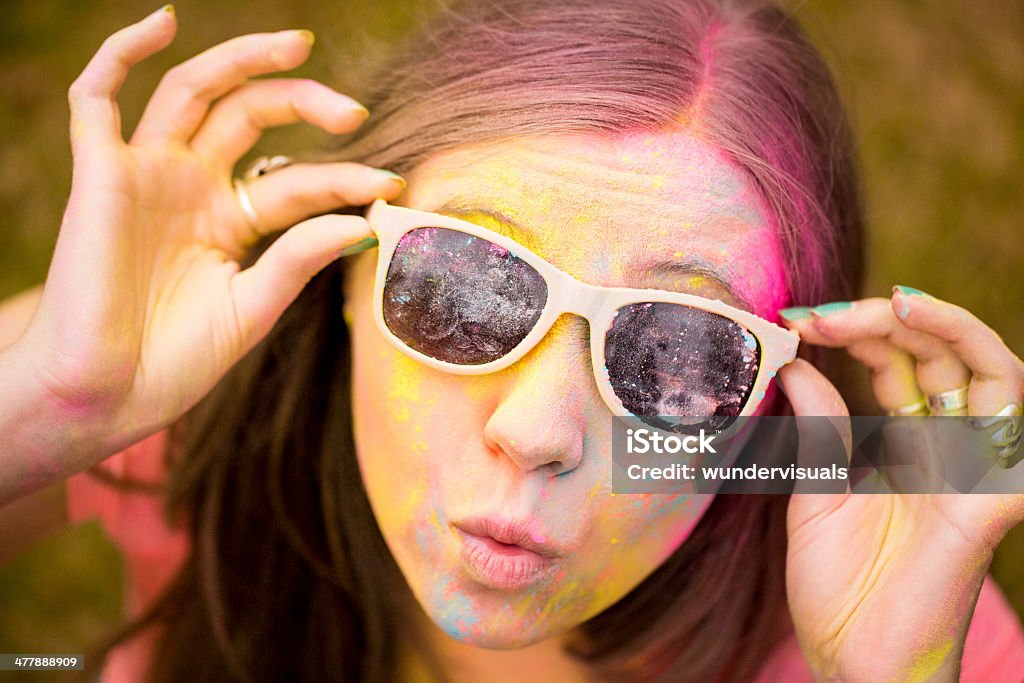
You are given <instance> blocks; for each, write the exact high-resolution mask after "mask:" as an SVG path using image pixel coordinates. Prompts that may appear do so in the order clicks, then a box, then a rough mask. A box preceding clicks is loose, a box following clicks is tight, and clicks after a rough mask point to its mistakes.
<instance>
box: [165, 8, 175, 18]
mask: <svg viewBox="0 0 1024 683" xmlns="http://www.w3.org/2000/svg"><path fill="white" fill-rule="evenodd" d="M163 10H164V11H165V12H167V13H168V14H170V15H171V16H172V17H173V16H175V14H174V5H164V6H163Z"/></svg>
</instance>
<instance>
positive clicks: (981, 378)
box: [892, 290, 1024, 416]
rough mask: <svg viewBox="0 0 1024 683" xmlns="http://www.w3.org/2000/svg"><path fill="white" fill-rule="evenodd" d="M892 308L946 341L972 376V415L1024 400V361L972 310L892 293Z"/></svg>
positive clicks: (917, 327) (914, 327) (907, 322)
mask: <svg viewBox="0 0 1024 683" xmlns="http://www.w3.org/2000/svg"><path fill="white" fill-rule="evenodd" d="M892 309H893V311H894V313H895V315H896V316H897V318H898V319H899V320H900V323H901V324H902V325H903V326H905V327H907V328H908V329H912V330H916V331H920V332H922V333H927V334H930V335H933V336H935V337H938V338H941V339H943V340H944V341H945V342H946V343H947V344H949V346H950V347H951V348H952V349H954V350H955V352H956V353H957V354H958V356H959V357H960V358H962V359H963V362H964V363H966V365H967V367H968V368H970V370H971V372H973V373H974V379H973V381H972V382H971V388H970V394H969V396H968V406H969V409H970V414H971V415H976V416H985V415H994V414H995V413H997V412H999V410H1001V409H1002V408H1003V407H1005V406H1006V405H1007V404H1008V403H1013V402H1017V403H1020V402H1021V401H1022V400H1024V362H1022V361H1021V359H1020V358H1018V357H1017V356H1016V355H1015V354H1014V353H1013V352H1012V351H1011V350H1010V349H1009V347H1007V346H1006V343H1005V342H1004V341H1003V340H1002V338H1000V336H999V335H998V334H996V332H995V330H993V329H992V328H990V327H989V326H988V325H986V324H985V323H983V322H982V321H981V320H979V319H978V318H977V317H976V316H975V315H974V314H973V313H971V312H970V311H968V310H966V309H964V308H961V307H960V306H957V305H955V304H951V303H949V302H947V301H942V300H940V299H936V298H935V297H932V296H922V295H908V294H903V293H901V292H899V291H898V290H897V291H896V292H895V293H894V294H893V298H892Z"/></svg>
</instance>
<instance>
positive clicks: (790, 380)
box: [776, 358, 852, 493]
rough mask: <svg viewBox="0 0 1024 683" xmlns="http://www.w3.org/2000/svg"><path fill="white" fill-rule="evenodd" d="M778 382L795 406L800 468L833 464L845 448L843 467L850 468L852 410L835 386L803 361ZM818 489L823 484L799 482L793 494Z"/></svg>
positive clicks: (784, 370) (788, 368) (783, 373)
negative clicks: (828, 462)
mask: <svg viewBox="0 0 1024 683" xmlns="http://www.w3.org/2000/svg"><path fill="white" fill-rule="evenodd" d="M776 381H778V382H779V387H780V388H781V389H782V391H783V392H784V393H785V394H786V398H788V399H789V403H790V405H792V406H793V415H794V416H795V418H794V419H796V427H797V435H798V438H799V446H798V453H797V465H798V466H802V467H817V466H820V465H821V463H823V462H825V461H834V460H835V459H837V456H839V455H840V453H839V451H838V449H839V448H842V453H841V455H842V456H844V457H843V460H842V462H841V466H844V467H845V466H847V465H848V464H849V462H850V453H851V449H852V434H851V431H852V430H851V428H850V410H849V408H847V407H846V401H844V400H843V397H842V395H840V393H839V390H838V389H836V387H835V385H833V384H832V382H830V381H829V380H828V378H826V377H825V375H823V374H821V372H820V371H819V370H818V369H817V368H815V367H814V366H813V365H811V364H810V363H808V362H807V361H806V360H804V359H802V358H797V359H796V360H795V361H793V362H792V363H790V364H789V365H787V366H785V367H783V368H782V369H781V370H780V371H779V373H778V375H777V376H776ZM815 490H817V491H819V492H820V491H821V482H820V481H818V480H816V479H798V480H797V482H796V484H795V487H794V489H793V493H807V492H808V491H815Z"/></svg>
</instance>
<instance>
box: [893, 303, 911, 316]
mask: <svg viewBox="0 0 1024 683" xmlns="http://www.w3.org/2000/svg"><path fill="white" fill-rule="evenodd" d="M908 315H910V306H908V305H907V302H906V301H903V300H900V305H899V307H897V309H896V317H897V318H899V319H900V320H906V319H907V316H908Z"/></svg>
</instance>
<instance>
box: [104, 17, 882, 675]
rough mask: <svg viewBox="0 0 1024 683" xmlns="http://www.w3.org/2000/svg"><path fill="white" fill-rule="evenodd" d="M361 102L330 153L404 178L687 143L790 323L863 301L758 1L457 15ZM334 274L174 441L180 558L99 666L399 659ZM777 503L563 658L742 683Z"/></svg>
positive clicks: (779, 596) (770, 576) (845, 144)
mask: <svg viewBox="0 0 1024 683" xmlns="http://www.w3.org/2000/svg"><path fill="white" fill-rule="evenodd" d="M362 86H363V87H359V84H355V85H354V86H353V84H348V87H346V88H345V90H346V91H347V92H350V93H352V94H354V95H356V96H357V97H359V98H360V99H361V100H362V101H363V102H364V103H366V104H367V106H368V107H369V109H370V110H371V112H373V115H372V117H371V118H370V120H369V121H368V122H367V123H366V124H364V126H363V128H361V129H360V130H359V132H358V133H356V134H355V135H352V136H350V137H348V138H345V139H343V140H341V143H342V144H341V146H340V147H339V148H337V149H335V150H333V151H332V152H331V153H330V155H329V156H330V157H331V158H340V159H350V160H357V161H361V162H363V163H367V164H371V165H375V166H382V167H386V168H390V169H393V170H395V171H398V172H400V173H407V172H408V171H409V170H410V169H412V168H414V167H415V166H416V165H417V164H418V163H420V162H421V161H423V160H424V159H425V158H427V157H429V156H431V155H433V154H436V153H438V152H440V151H442V150H445V149H450V148H454V147H457V146H460V145H465V144H469V143H476V144H484V143H489V142H496V143H500V141H502V140H507V139H508V138H510V137H517V136H529V135H536V134H550V133H581V134H593V135H611V136H614V135H618V134H622V133H624V132H628V131H633V130H641V129H643V130H663V129H665V128H668V127H672V126H688V127H690V129H691V130H693V131H695V132H696V133H697V134H698V135H700V136H701V137H702V138H703V139H704V140H705V141H707V142H709V143H711V144H712V145H714V146H715V147H717V148H718V149H719V150H721V151H722V152H724V153H725V154H726V155H727V156H728V157H729V158H730V159H731V160H732V161H733V162H734V163H735V164H736V166H737V167H738V168H739V169H741V170H742V171H743V172H744V173H745V174H746V175H747V176H748V177H749V179H750V181H751V182H752V185H753V187H754V188H756V190H757V192H758V193H759V194H760V196H761V198H762V200H763V202H764V206H765V208H766V211H767V213H768V215H769V216H770V218H771V219H772V220H773V221H774V224H775V226H776V228H777V230H778V232H779V235H780V238H781V241H782V244H783V249H784V259H785V268H786V274H787V278H788V279H787V283H788V287H789V292H790V295H791V299H792V300H793V301H794V302H799V303H801V304H812V305H813V304H816V303H819V302H821V301H827V300H833V299H849V298H852V297H853V296H855V295H856V294H857V293H858V291H859V288H860V284H861V278H862V260H863V256H862V243H861V229H862V225H861V221H862V217H861V208H860V197H859V185H858V177H857V172H856V168H855V164H854V152H853V146H852V142H851V135H850V132H849V130H848V126H847V121H846V118H845V114H844V112H843V109H842V106H841V103H840V100H839V97H838V95H837V91H836V88H835V85H834V83H833V81H832V78H831V75H830V73H829V70H828V68H827V67H826V65H825V64H824V62H823V61H822V59H821V57H820V56H819V54H818V53H817V52H816V51H815V50H814V49H813V47H812V46H811V45H810V44H809V43H808V41H807V40H806V39H805V37H804V36H803V34H802V33H801V31H800V30H799V28H798V27H797V25H796V24H795V22H794V21H793V19H792V18H791V17H790V16H789V15H788V14H786V13H785V12H783V11H782V10H780V9H779V8H777V7H776V6H774V5H772V4H768V3H766V2H724V1H723V2H717V1H714V0H699V1H693V2H684V1H683V0H630V2H621V1H618V0H557V1H555V0H501V1H500V2H499V1H497V0H495V1H493V2H476V3H470V4H467V5H465V6H463V7H460V9H459V10H458V11H454V10H448V9H443V10H441V11H440V12H439V13H438V16H437V17H436V18H435V20H434V22H433V23H432V24H431V25H430V26H429V27H428V28H426V29H425V30H423V31H421V32H418V33H416V35H415V36H414V38H413V39H411V40H409V41H407V42H406V43H405V44H404V47H402V48H401V49H399V50H398V51H396V52H395V54H394V56H393V57H392V59H391V60H390V61H389V62H387V63H385V64H384V65H383V67H382V68H381V69H380V70H379V71H378V72H376V73H374V74H371V75H370V76H369V77H368V78H366V79H365V80H364V82H363V83H362ZM342 267H343V265H342V264H341V263H337V264H334V265H333V266H331V267H329V268H328V269H327V270H325V271H324V272H323V273H321V274H320V275H319V276H317V277H316V278H314V280H313V281H312V282H311V283H310V285H309V286H308V287H307V288H306V289H305V290H304V292H303V293H302V295H301V296H300V297H299V299H298V301H296V303H295V304H294V305H293V306H292V307H291V308H290V309H289V310H288V311H287V312H286V314H285V315H284V316H283V317H282V319H281V320H280V322H279V323H278V325H277V326H276V327H275V328H274V330H273V331H272V332H271V334H270V335H269V336H268V338H267V339H266V340H265V341H264V342H263V343H262V344H260V345H259V346H258V347H257V348H256V349H254V350H253V352H252V353H250V354H249V355H248V356H247V357H246V358H245V359H244V360H243V361H242V362H241V363H240V364H239V365H238V366H237V367H236V368H235V369H234V370H233V371H232V372H231V373H229V375H228V376H227V377H226V378H225V379H224V381H223V382H222V383H221V384H220V385H219V386H218V387H217V389H216V390H215V391H214V392H213V393H211V395H210V396H209V397H207V399H205V400H204V401H203V402H202V403H201V404H200V406H198V407H197V408H196V410H194V411H193V412H192V413H191V414H190V415H189V419H188V420H187V422H186V425H187V426H186V427H184V428H182V429H179V430H178V433H177V434H176V437H178V438H176V443H177V448H176V449H175V453H176V454H177V456H176V464H175V469H174V471H173V475H172V479H171V481H170V484H169V491H168V499H167V505H168V510H169V511H172V512H173V511H177V512H181V513H183V516H182V519H183V521H184V522H185V524H186V526H187V529H188V531H189V533H190V534H191V537H192V538H193V540H194V548H193V552H192V554H191V555H190V557H189V558H188V559H187V561H186V563H185V565H184V567H183V568H182V570H181V572H180V573H179V574H178V576H177V578H176V579H175V581H174V582H173V584H172V585H171V586H170V587H169V588H168V590H167V592H166V594H165V595H164V596H163V597H162V598H161V599H160V600H158V601H157V602H156V604H154V605H153V606H152V607H151V608H150V610H148V612H147V613H146V614H145V615H143V616H142V617H141V618H140V619H138V620H137V621H136V622H135V623H133V624H130V625H129V626H127V627H126V628H125V629H124V630H123V631H122V632H121V633H119V634H116V636H115V637H114V638H113V639H112V640H111V641H110V643H107V644H105V645H104V646H103V648H107V647H109V645H110V644H112V643H115V642H118V640H119V639H120V640H123V639H126V638H128V637H130V636H131V635H132V634H134V633H137V632H138V631H139V630H141V629H142V628H143V627H145V626H147V625H150V624H158V625H159V626H160V628H161V632H162V637H161V639H160V641H159V645H158V647H157V649H156V652H155V653H154V660H153V664H152V669H151V675H150V679H151V680H153V681H179V680H183V679H188V680H191V681H193V683H200V682H202V681H215V680H216V681H221V680H225V679H232V678H233V679H241V680H251V681H263V680H267V681H269V680H277V679H279V678H289V679H294V680H323V679H329V680H340V681H371V682H376V681H391V680H393V679H394V677H395V671H396V670H395V668H394V662H395V656H396V647H397V646H396V643H397V642H398V638H413V637H415V634H413V633H406V632H405V631H404V630H403V628H402V624H403V623H404V621H403V610H404V609H408V608H410V606H412V608H415V606H414V605H412V603H411V597H410V594H409V591H408V587H407V585H406V584H405V582H404V579H403V577H402V576H401V574H400V572H399V571H398V569H397V567H396V565H395V563H394V560H393V559H392V557H391V555H390V553H389V552H388V550H387V547H386V546H385V544H384V542H383V539H382V538H381V536H380V533H379V531H378V529H377V526H376V523H375V519H374V517H373V514H372V511H371V509H370V507H369V503H368V501H367V498H366V494H365V492H364V490H363V489H362V484H361V478H360V474H359V469H358V467H357V465H356V459H355V451H354V445H353V439H352V431H351V424H350V420H351V416H350V400H351V399H350V395H349V392H350V382H349V378H350V377H349V373H350V365H349V364H350V356H349V339H348V333H347V330H346V327H345V325H344V323H343V319H342V304H343V301H342V286H341V284H342ZM802 353H803V352H802ZM806 355H807V356H808V357H812V358H813V352H810V353H807V354H806ZM819 361H820V359H815V362H819ZM819 364H820V363H819ZM786 409H787V406H786V404H785V403H784V400H782V399H780V400H779V402H778V403H777V404H776V405H774V406H771V407H770V411H769V412H775V413H782V412H784V411H786ZM786 502H787V498H786V497H785V496H753V495H747V496H728V495H720V496H718V497H717V498H716V499H715V500H714V502H713V503H712V504H711V506H710V508H709V509H708V511H707V513H706V514H705V515H704V517H703V518H702V520H701V521H700V522H699V524H698V525H697V527H696V528H695V529H694V531H693V533H692V535H691V536H690V537H689V538H688V539H687V540H686V541H685V542H684V543H683V544H682V545H681V546H680V548H679V549H678V551H677V552H676V553H675V554H674V555H673V556H672V557H671V558H670V559H669V560H668V561H666V562H665V563H664V564H663V565H662V566H661V567H659V568H658V569H657V570H656V571H655V572H654V573H653V574H652V575H651V576H650V577H648V578H647V579H646V580H645V581H643V582H642V583H641V584H640V585H639V586H637V587H636V588H635V589H634V590H633V591H632V592H631V593H630V594H629V595H627V596H626V597H625V598H623V599H622V600H621V601H619V602H618V603H616V604H615V605H613V606H611V607H610V608H609V609H607V610H605V611H604V612H602V613H601V614H599V615H597V616H596V617H594V618H592V619H591V620H589V621H588V622H586V623H585V624H583V625H582V626H581V628H580V629H579V633H580V638H579V639H578V640H577V641H576V642H574V643H573V645H572V652H573V653H574V654H575V655H576V656H578V657H580V658H582V659H584V660H586V661H588V662H590V663H591V664H592V666H593V667H594V669H595V670H596V671H598V672H599V673H601V674H602V675H603V677H604V678H605V679H606V680H615V681H620V680H621V681H679V682H682V681H708V680H720V681H727V680H728V681H742V680H748V679H750V678H751V677H753V675H754V674H755V673H756V671H757V670H758V668H759V667H760V666H762V665H763V663H764V660H765V658H766V657H767V655H768V653H769V652H770V650H771V648H772V647H773V646H774V645H775V644H776V643H777V641H778V639H779V638H780V637H781V636H782V635H784V631H785V629H786V618H787V615H786V609H785V604H786V603H785V594H784V570H785V541H786V529H785V508H786ZM211 632H212V634H213V637H210V635H209V634H210V633H211ZM101 650H102V648H101ZM87 661H89V660H87ZM94 661H95V659H94Z"/></svg>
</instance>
